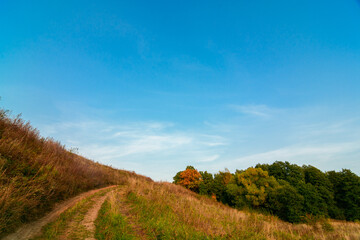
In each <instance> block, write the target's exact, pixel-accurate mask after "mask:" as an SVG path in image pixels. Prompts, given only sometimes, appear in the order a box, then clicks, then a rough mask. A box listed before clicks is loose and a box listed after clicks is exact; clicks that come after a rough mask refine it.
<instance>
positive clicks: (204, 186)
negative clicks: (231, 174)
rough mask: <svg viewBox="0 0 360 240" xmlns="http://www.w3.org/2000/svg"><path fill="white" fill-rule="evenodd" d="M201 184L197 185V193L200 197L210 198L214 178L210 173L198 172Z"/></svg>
mask: <svg viewBox="0 0 360 240" xmlns="http://www.w3.org/2000/svg"><path fill="white" fill-rule="evenodd" d="M200 175H201V180H202V181H201V182H200V185H199V193H200V194H202V195H207V196H212V194H213V193H214V189H213V188H214V177H213V175H212V174H211V173H208V172H207V171H205V172H202V171H200Z"/></svg>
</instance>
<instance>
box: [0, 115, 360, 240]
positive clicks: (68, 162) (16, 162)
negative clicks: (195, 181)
mask: <svg viewBox="0 0 360 240" xmlns="http://www.w3.org/2000/svg"><path fill="white" fill-rule="evenodd" d="M108 185H118V186H117V187H116V188H111V189H107V190H106V191H105V190H104V191H101V192H98V193H96V194H94V195H91V196H89V197H87V198H85V199H83V200H81V201H79V202H78V203H77V204H76V205H75V206H73V207H71V208H69V209H67V210H66V211H65V212H64V213H63V214H61V215H60V216H59V218H58V219H56V220H55V221H53V222H51V223H49V224H47V225H46V226H45V227H44V228H43V230H42V235H41V236H39V237H37V238H36V239H61V238H63V237H64V236H67V238H69V239H84V238H82V237H81V236H85V235H86V234H87V233H86V231H85V230H84V231H83V230H82V227H81V223H82V222H83V219H84V216H85V215H86V213H87V211H88V210H89V209H92V208H93V206H94V205H95V204H96V202H99V201H98V200H96V199H100V198H102V197H104V202H103V204H102V205H101V207H100V205H99V208H100V210H99V214H98V217H97V219H96V221H95V226H96V229H95V236H96V239H360V224H359V223H357V222H346V221H335V220H329V219H322V220H321V221H317V222H313V223H308V224H292V223H288V222H284V221H282V220H280V219H279V218H277V217H275V216H272V215H264V214H259V213H256V212H252V211H239V210H236V209H234V208H231V207H228V206H226V205H224V204H222V203H220V202H217V201H216V200H214V199H212V198H211V197H207V196H202V195H198V194H196V193H194V192H192V191H190V190H187V189H185V188H183V187H181V186H178V185H175V184H171V183H168V182H153V181H151V179H149V178H146V177H143V176H140V175H137V174H135V173H132V172H128V171H124V170H117V169H114V168H111V167H108V166H104V165H102V164H99V163H96V162H93V161H90V160H88V159H85V158H83V157H81V156H78V155H76V154H74V153H71V152H69V151H67V150H66V149H65V148H64V146H62V145H61V144H60V143H58V142H55V141H54V140H52V139H44V138H42V137H40V136H39V133H38V132H37V131H36V130H35V129H33V128H32V127H31V126H30V124H28V123H25V122H24V121H22V120H21V119H20V118H10V117H9V116H8V114H7V113H6V112H5V111H1V112H0V238H1V237H2V236H4V235H5V234H7V233H9V232H12V231H14V230H15V229H16V228H17V227H18V226H20V225H22V224H24V223H26V222H30V221H33V220H35V219H36V218H39V217H41V216H44V215H45V214H46V213H47V212H48V211H50V210H51V209H52V208H53V207H54V205H55V203H57V202H60V201H62V200H65V199H68V198H70V197H72V196H75V195H78V194H79V193H81V192H85V191H88V190H90V189H97V188H100V187H104V186H108ZM74 228H75V229H74Z"/></svg>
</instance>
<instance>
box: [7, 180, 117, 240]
mask: <svg viewBox="0 0 360 240" xmlns="http://www.w3.org/2000/svg"><path fill="white" fill-rule="evenodd" d="M114 187H115V186H109V187H105V188H100V189H95V190H91V191H88V192H85V193H82V194H80V195H77V196H75V197H73V198H71V199H68V200H66V201H64V202H62V203H60V204H58V205H56V206H55V208H54V209H53V210H52V211H51V212H50V213H48V214H47V215H46V216H44V217H43V218H41V219H39V220H37V221H35V222H31V223H28V224H25V225H23V226H22V227H20V228H19V229H18V230H17V231H16V232H15V233H12V234H10V235H8V236H6V237H5V238H3V240H27V239H30V238H33V237H35V236H36V235H38V234H39V233H40V232H41V228H42V227H43V226H45V225H46V224H48V223H50V222H52V221H54V220H55V219H56V218H57V217H58V216H59V215H60V214H61V213H62V212H64V211H65V210H66V209H68V208H70V207H72V206H74V205H75V204H76V203H77V202H79V201H81V200H82V199H84V198H86V197H88V196H91V195H93V194H95V193H97V192H99V191H102V190H105V189H109V188H114ZM104 200H105V198H101V199H100V200H99V202H98V203H97V204H96V206H95V207H94V208H92V209H91V211H89V216H87V218H86V224H87V225H86V226H88V228H89V230H93V225H92V224H93V221H94V220H95V219H96V216H97V212H98V211H99V209H100V207H101V204H102V202H103V201H104ZM84 223H85V222H84Z"/></svg>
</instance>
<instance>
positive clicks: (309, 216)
mask: <svg viewBox="0 0 360 240" xmlns="http://www.w3.org/2000/svg"><path fill="white" fill-rule="evenodd" d="M190 170H191V172H192V173H198V174H197V175H196V176H197V178H196V179H195V178H190V177H187V176H188V175H189V174H188V173H187V172H188V171H190ZM185 173H186V174H185ZM185 179H186V184H183V182H184V181H185ZM174 183H175V184H179V185H182V186H184V187H186V188H188V189H190V190H192V191H194V192H197V193H200V194H202V195H208V196H216V199H217V200H218V201H220V202H223V203H225V204H228V205H229V206H232V207H235V208H238V209H244V208H248V209H256V210H260V211H262V212H269V213H271V214H275V215H277V216H279V217H280V218H281V219H283V220H286V221H289V222H306V221H313V220H314V219H317V218H328V217H330V218H334V219H340V220H350V221H354V220H360V177H359V176H357V175H356V174H354V173H353V172H351V171H350V170H347V169H343V170H342V171H341V172H335V171H330V172H325V173H324V172H322V171H320V170H319V169H317V168H315V167H313V166H310V165H309V166H307V165H304V166H302V167H301V166H298V165H296V164H290V163H289V162H278V161H277V162H274V163H273V164H257V165H256V166H255V168H253V167H251V168H248V169H246V170H236V172H235V173H230V172H229V171H228V170H226V171H220V172H219V173H216V174H214V175H213V174H211V173H208V172H206V171H205V172H202V171H200V172H198V171H197V170H196V169H195V168H194V167H192V166H188V167H187V169H186V170H185V171H180V172H178V173H177V174H176V176H175V177H174Z"/></svg>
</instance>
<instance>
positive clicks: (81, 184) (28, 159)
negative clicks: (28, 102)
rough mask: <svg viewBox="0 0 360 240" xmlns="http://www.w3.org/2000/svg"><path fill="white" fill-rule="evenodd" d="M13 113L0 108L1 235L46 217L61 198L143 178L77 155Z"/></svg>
mask: <svg viewBox="0 0 360 240" xmlns="http://www.w3.org/2000/svg"><path fill="white" fill-rule="evenodd" d="M8 115H9V114H8V112H7V111H4V110H0V237H1V236H3V235H4V234H6V233H8V232H12V231H13V230H14V229H16V228H17V227H18V226H19V225H21V224H23V223H25V222H29V221H33V220H35V219H37V218H39V217H41V216H43V215H44V214H45V213H46V212H47V211H49V210H50V209H51V208H52V207H53V206H54V204H55V203H56V202H59V201H62V200H65V199H68V198H70V197H72V196H75V195H77V194H79V193H81V192H84V191H87V190H90V189H94V188H100V187H103V186H107V185H112V184H121V183H123V182H124V181H125V179H126V178H127V177H129V176H133V177H137V176H138V175H135V173H131V172H128V171H123V170H118V169H114V168H111V167H108V166H105V165H102V164H99V163H96V162H93V161H91V160H88V159H85V158H83V157H81V156H79V155H76V154H74V153H71V152H69V151H67V150H66V149H65V148H64V146H62V145H61V144H60V143H59V142H56V141H54V140H52V139H49V138H48V139H45V138H43V137H41V136H40V135H39V133H38V131H37V130H36V129H34V128H32V127H31V126H30V124H29V123H25V122H24V121H23V120H22V119H20V118H19V117H16V118H11V117H9V116H8Z"/></svg>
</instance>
